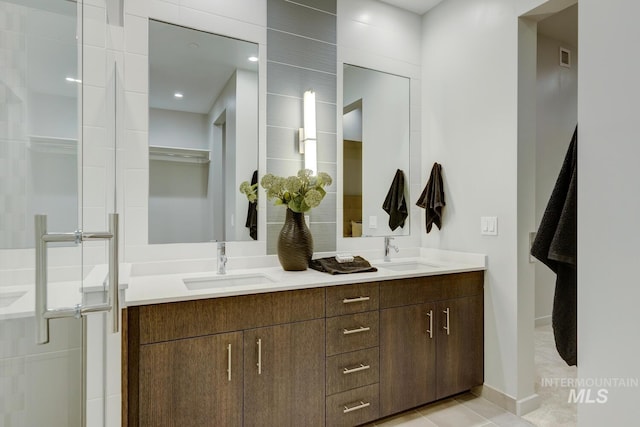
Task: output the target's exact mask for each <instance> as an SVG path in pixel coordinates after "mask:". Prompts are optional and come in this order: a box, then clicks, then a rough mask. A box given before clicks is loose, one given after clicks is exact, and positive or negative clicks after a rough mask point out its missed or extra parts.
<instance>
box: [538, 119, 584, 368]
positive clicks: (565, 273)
mask: <svg viewBox="0 0 640 427" xmlns="http://www.w3.org/2000/svg"><path fill="white" fill-rule="evenodd" d="M577 203H578V128H577V127H576V130H575V131H574V133H573V138H571V144H570V145H569V150H568V151H567V154H566V156H565V158H564V163H563V164H562V169H561V170H560V175H559V176H558V180H557V181H556V185H555V187H554V188H553V192H552V193H551V198H550V199H549V202H548V204H547V208H546V209H545V211H544V215H543V216H542V221H541V222H540V227H539V228H538V233H537V234H536V238H535V240H534V241H533V245H532V247H531V255H533V256H534V257H536V258H537V259H539V260H540V261H541V262H542V263H543V264H544V265H546V266H547V267H549V268H550V269H551V270H552V271H553V272H554V273H556V289H555V293H554V297H553V310H552V313H551V323H552V326H553V334H554V338H555V342H556V349H557V350H558V353H559V354H560V356H561V357H562V358H563V359H564V361H565V362H567V364H568V365H570V366H571V365H576V364H577V359H578V349H577V348H578V345H577V323H578V304H577V281H578V280H577V246H578V223H577V216H578V215H577V214H578V208H577V206H578V205H577Z"/></svg>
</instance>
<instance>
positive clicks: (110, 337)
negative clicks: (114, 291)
mask: <svg viewBox="0 0 640 427" xmlns="http://www.w3.org/2000/svg"><path fill="white" fill-rule="evenodd" d="M120 328H121V330H122V325H120ZM112 331H113V323H112V322H111V316H109V321H108V322H107V339H106V346H107V352H106V354H107V360H106V370H107V389H106V393H107V397H111V396H115V395H120V393H121V392H122V388H121V384H122V383H121V371H120V369H121V366H122V365H121V363H122V353H121V340H122V335H121V333H120V332H118V333H116V334H114V333H113V332H112Z"/></svg>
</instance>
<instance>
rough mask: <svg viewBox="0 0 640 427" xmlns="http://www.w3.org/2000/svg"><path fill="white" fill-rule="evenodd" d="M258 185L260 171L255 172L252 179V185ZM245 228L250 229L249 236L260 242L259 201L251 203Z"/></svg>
mask: <svg viewBox="0 0 640 427" xmlns="http://www.w3.org/2000/svg"><path fill="white" fill-rule="evenodd" d="M257 183H258V171H253V176H252V177H251V185H255V184H257ZM244 226H245V227H247V228H248V229H249V236H251V238H252V239H253V240H258V201H255V202H249V208H248V209H247V221H246V222H245V223H244Z"/></svg>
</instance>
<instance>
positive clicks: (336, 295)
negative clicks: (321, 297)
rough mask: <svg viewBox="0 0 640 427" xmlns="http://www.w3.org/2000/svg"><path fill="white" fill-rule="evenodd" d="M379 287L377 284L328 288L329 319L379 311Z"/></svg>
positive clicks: (357, 284)
mask: <svg viewBox="0 0 640 427" xmlns="http://www.w3.org/2000/svg"><path fill="white" fill-rule="evenodd" d="M378 289H379V286H378V284H377V283H356V284H353V285H344V286H332V287H328V288H327V317H333V316H341V315H344V314H352V313H360V312H363V311H371V310H377V309H378V305H379V304H378V300H379V295H380V292H379V290H378Z"/></svg>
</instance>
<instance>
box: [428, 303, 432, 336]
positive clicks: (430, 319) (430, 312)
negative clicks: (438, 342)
mask: <svg viewBox="0 0 640 427" xmlns="http://www.w3.org/2000/svg"><path fill="white" fill-rule="evenodd" d="M427 317H428V318H429V329H427V334H429V338H433V310H429V312H428V313H427Z"/></svg>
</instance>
